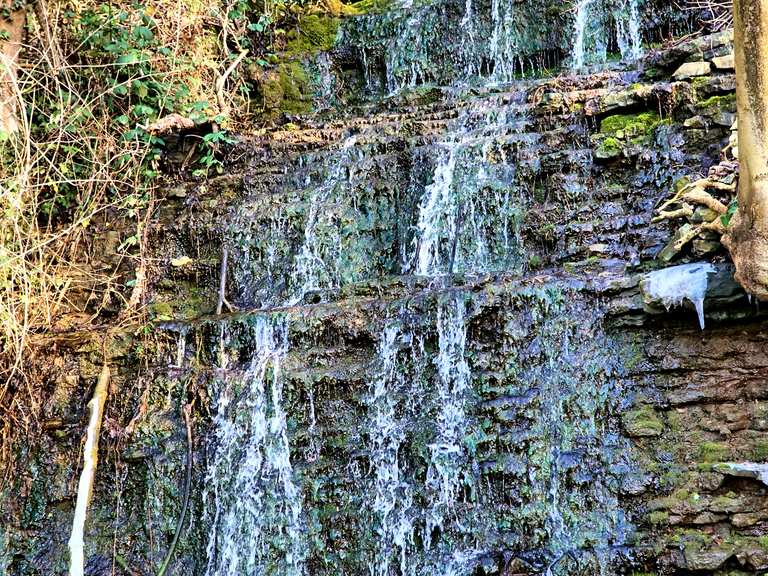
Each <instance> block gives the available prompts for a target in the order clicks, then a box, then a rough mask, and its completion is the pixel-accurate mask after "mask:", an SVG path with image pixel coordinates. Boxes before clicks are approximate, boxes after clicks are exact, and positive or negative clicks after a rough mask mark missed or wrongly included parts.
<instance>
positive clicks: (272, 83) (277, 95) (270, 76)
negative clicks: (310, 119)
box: [257, 61, 313, 114]
mask: <svg viewBox="0 0 768 576" xmlns="http://www.w3.org/2000/svg"><path fill="white" fill-rule="evenodd" d="M257 86H258V92H259V95H260V96H261V99H262V102H261V104H262V106H263V107H264V110H265V111H266V112H267V113H278V112H286V113H288V114H306V113H308V112H311V111H312V95H313V92H312V86H311V83H310V79H309V75H308V74H307V71H306V70H305V69H304V66H303V65H302V64H301V62H299V61H291V62H284V63H282V64H280V65H279V66H277V68H276V69H274V70H270V71H269V72H267V73H266V74H265V75H264V76H263V77H262V78H260V79H259V80H258V81H257Z"/></svg>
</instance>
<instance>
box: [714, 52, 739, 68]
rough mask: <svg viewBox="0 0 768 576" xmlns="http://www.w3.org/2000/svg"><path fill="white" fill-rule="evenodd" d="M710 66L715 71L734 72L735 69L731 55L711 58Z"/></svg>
mask: <svg viewBox="0 0 768 576" xmlns="http://www.w3.org/2000/svg"><path fill="white" fill-rule="evenodd" d="M712 65H713V66H714V67H715V68H716V69H717V70H734V69H735V68H736V63H735V61H734V57H733V53H731V54H727V55H725V56H716V57H715V58H712Z"/></svg>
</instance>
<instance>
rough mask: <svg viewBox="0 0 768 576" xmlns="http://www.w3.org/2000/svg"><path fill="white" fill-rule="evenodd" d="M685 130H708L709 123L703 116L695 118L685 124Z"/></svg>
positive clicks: (689, 119)
mask: <svg viewBox="0 0 768 576" xmlns="http://www.w3.org/2000/svg"><path fill="white" fill-rule="evenodd" d="M683 127H684V128H706V127H707V122H706V121H705V120H704V118H702V117H701V116H693V117H691V118H688V119H687V120H685V122H683Z"/></svg>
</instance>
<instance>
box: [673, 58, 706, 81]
mask: <svg viewBox="0 0 768 576" xmlns="http://www.w3.org/2000/svg"><path fill="white" fill-rule="evenodd" d="M710 68H711V67H710V64H709V62H703V61H701V62H686V63H685V64H682V65H681V66H680V67H679V68H678V69H677V70H676V71H675V73H674V74H673V77H674V78H675V79H676V80H687V79H688V78H696V77H698V76H706V75H707V74H709V72H710Z"/></svg>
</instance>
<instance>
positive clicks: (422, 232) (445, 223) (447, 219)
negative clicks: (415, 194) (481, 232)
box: [416, 143, 459, 276]
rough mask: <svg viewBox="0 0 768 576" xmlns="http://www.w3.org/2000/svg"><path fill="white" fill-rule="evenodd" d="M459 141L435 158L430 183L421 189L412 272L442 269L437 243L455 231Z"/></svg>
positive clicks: (452, 234) (427, 272)
mask: <svg viewBox="0 0 768 576" xmlns="http://www.w3.org/2000/svg"><path fill="white" fill-rule="evenodd" d="M458 151H459V144H458V143H453V144H450V145H448V148H447V150H445V151H443V152H442V154H441V156H440V158H439V159H438V161H437V165H436V167H435V173H434V177H433V180H432V183H431V184H430V185H429V186H427V188H426V189H425V191H424V196H423V198H422V203H421V206H420V207H419V222H418V224H417V225H416V228H417V235H418V239H419V245H418V259H417V261H416V274H418V275H420V276H434V275H436V274H440V273H442V272H443V270H442V264H443V259H442V257H441V255H440V244H441V240H442V239H443V237H444V236H447V237H448V238H454V237H455V235H456V224H457V222H456V220H457V217H456V211H457V198H456V194H454V191H453V185H454V172H455V170H456V155H457V153H458Z"/></svg>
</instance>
